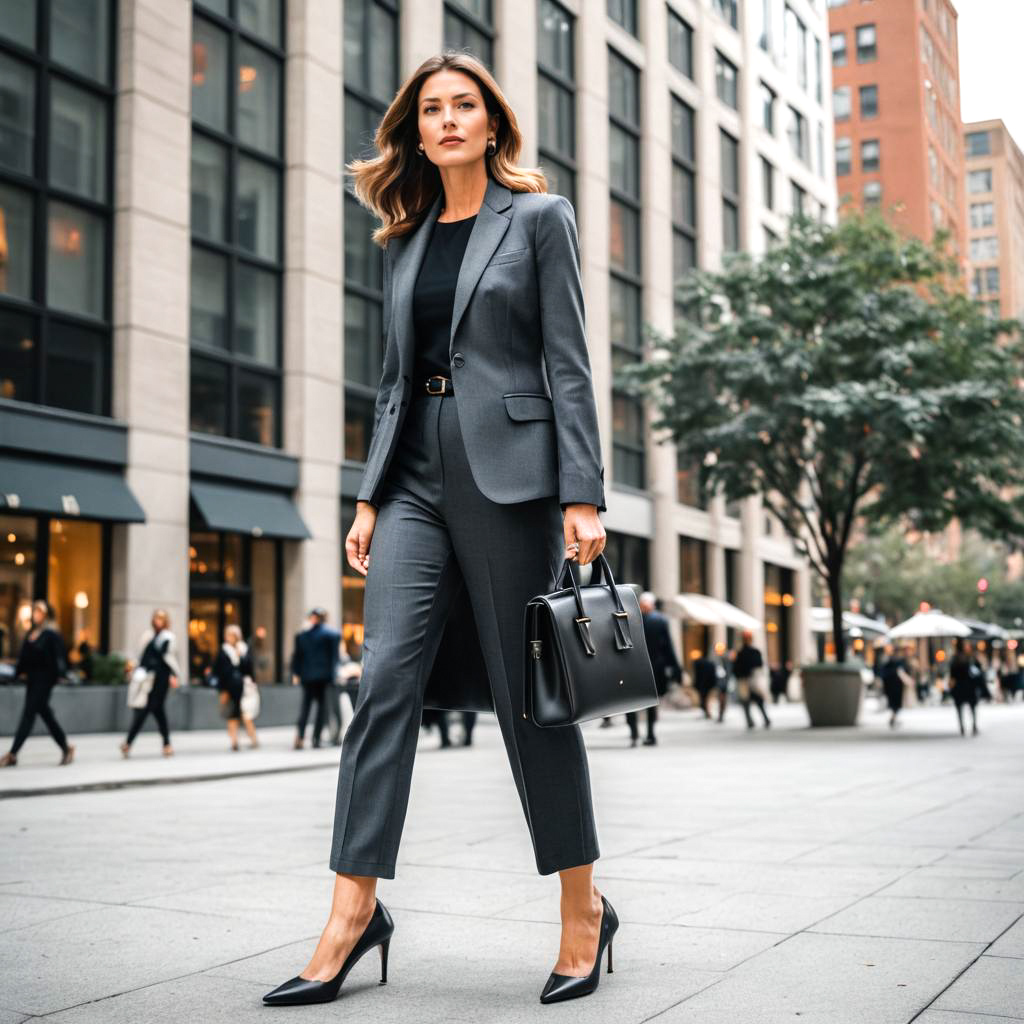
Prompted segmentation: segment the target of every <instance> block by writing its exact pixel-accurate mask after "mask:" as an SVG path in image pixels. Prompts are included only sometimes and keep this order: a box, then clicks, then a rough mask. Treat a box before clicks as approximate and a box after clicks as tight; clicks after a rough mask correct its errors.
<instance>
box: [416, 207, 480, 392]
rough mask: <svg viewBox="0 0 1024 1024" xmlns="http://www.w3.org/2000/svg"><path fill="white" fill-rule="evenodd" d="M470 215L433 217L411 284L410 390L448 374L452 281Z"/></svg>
mask: <svg viewBox="0 0 1024 1024" xmlns="http://www.w3.org/2000/svg"><path fill="white" fill-rule="evenodd" d="M475 220H476V214H474V215H473V216H472V217H463V218H462V220H453V221H451V222H449V223H447V224H446V223H445V222H444V221H440V220H438V221H435V222H434V228H433V231H432V232H431V235H430V242H429V244H428V246H427V253H426V256H425V257H424V258H423V265H422V266H421V267H420V272H419V275H418V276H417V278H416V285H415V287H414V288H413V296H412V301H413V307H412V309H413V313H412V315H413V323H414V325H415V329H416V360H415V365H414V368H413V373H414V375H415V376H414V377H413V388H414V390H413V394H419V393H420V391H422V385H423V382H424V381H425V380H426V379H427V377H433V376H435V375H437V374H440V375H441V376H442V377H450V376H451V368H450V361H449V355H448V349H449V345H450V342H451V333H452V311H453V307H454V305H455V285H456V284H457V283H458V280H459V268H460V267H461V266H462V257H463V255H464V254H465V252H466V243H467V242H468V241H469V234H470V232H471V231H472V230H473V222H474V221H475Z"/></svg>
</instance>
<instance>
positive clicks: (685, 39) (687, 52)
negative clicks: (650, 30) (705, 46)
mask: <svg viewBox="0 0 1024 1024" xmlns="http://www.w3.org/2000/svg"><path fill="white" fill-rule="evenodd" d="M668 59H669V62H670V63H671V64H672V66H673V67H674V68H676V69H677V70H678V71H681V72H682V73H683V74H684V75H686V77H687V78H693V29H692V28H691V27H690V25H688V24H687V23H686V22H685V21H683V19H682V18H680V17H679V15H678V14H676V12H675V11H674V10H672V8H671V7H670V8H668Z"/></svg>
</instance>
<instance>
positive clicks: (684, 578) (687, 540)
mask: <svg viewBox="0 0 1024 1024" xmlns="http://www.w3.org/2000/svg"><path fill="white" fill-rule="evenodd" d="M679 589H680V590H681V591H682V592H683V593H686V594H706V593H707V592H708V545H707V542H706V541H703V540H695V539H694V538H692V537H680V538H679ZM709 643H710V630H709V629H708V627H707V626H702V625H699V624H697V623H695V622H693V621H692V620H690V619H684V620H683V650H682V655H683V665H684V667H685V668H686V670H687V671H688V672H692V671H693V663H694V661H696V659H697V658H699V657H701V656H702V655H703V654H704V653H705V651H706V650H707V648H708V644H709Z"/></svg>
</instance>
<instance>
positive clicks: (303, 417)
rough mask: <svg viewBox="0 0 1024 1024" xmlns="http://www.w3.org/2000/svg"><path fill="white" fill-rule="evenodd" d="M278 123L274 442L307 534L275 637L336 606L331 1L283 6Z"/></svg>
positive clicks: (338, 346)
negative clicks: (281, 223)
mask: <svg viewBox="0 0 1024 1024" xmlns="http://www.w3.org/2000/svg"><path fill="white" fill-rule="evenodd" d="M288 13H289V17H288V35H287V49H288V58H287V64H286V68H287V71H286V99H285V104H286V111H287V124H286V132H285V168H286V170H285V276H284V447H285V450H286V451H287V452H288V453H289V454H291V455H295V456H297V457H298V459H299V487H298V490H297V491H296V494H295V499H296V504H297V506H298V508H299V511H300V513H301V515H302V518H303V519H304V520H305V522H306V525H307V526H308V527H309V530H310V533H311V534H312V537H311V539H309V540H307V541H303V542H300V543H289V544H287V545H286V547H285V558H284V562H285V565H284V576H285V580H284V584H285V585H284V637H285V656H286V657H287V648H288V637H290V635H291V633H292V632H294V630H295V629H296V628H297V627H298V625H299V623H300V622H301V621H302V618H303V616H304V615H305V613H306V612H308V611H309V609H310V608H312V607H313V606H315V605H322V606H323V607H324V608H326V609H327V611H328V614H329V616H330V621H331V622H333V623H335V624H337V623H338V622H339V621H340V613H341V586H340V583H339V580H340V574H341V549H342V537H341V504H340V468H339V467H340V466H341V455H342V422H343V420H342V364H341V353H342V348H343V341H344V322H343V318H342V300H343V296H342V287H343V285H342V282H343V278H342V225H341V203H342V191H341V190H342V174H341V160H342V144H341V138H342V136H341V120H342V69H341V45H342V43H341V4H340V3H338V2H337V0H307V2H306V3H302V4H297V3H293V4H290V5H289V8H288Z"/></svg>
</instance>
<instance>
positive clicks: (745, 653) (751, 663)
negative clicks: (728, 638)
mask: <svg viewBox="0 0 1024 1024" xmlns="http://www.w3.org/2000/svg"><path fill="white" fill-rule="evenodd" d="M762 665H764V658H762V657H761V652H760V651H759V650H758V649H757V648H756V647H752V646H751V645H750V644H744V645H743V646H742V647H741V648H740V649H739V651H738V652H737V654H736V660H735V661H734V662H733V663H732V671H733V674H734V675H735V676H736V678H737V679H749V678H750V677H751V676H752V675H753V674H754V669H755V668H761V666H762Z"/></svg>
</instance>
